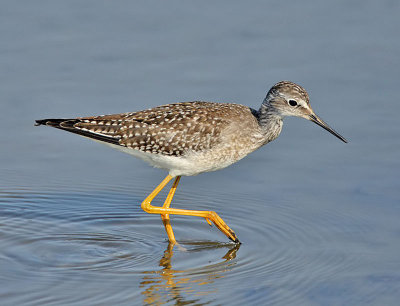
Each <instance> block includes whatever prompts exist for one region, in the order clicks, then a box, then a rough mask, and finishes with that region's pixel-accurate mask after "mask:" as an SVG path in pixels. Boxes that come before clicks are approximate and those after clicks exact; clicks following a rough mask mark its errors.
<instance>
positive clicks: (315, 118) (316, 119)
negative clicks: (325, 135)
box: [310, 115, 347, 143]
mask: <svg viewBox="0 0 400 306" xmlns="http://www.w3.org/2000/svg"><path fill="white" fill-rule="evenodd" d="M310 120H311V121H312V122H314V123H316V124H318V125H319V126H320V127H322V128H324V129H325V130H327V131H328V132H330V133H331V134H333V135H335V136H336V137H337V138H339V139H340V140H341V141H343V142H345V143H347V140H346V138H344V137H343V136H342V135H340V134H339V133H338V132H336V131H335V130H334V129H332V128H330V127H329V125H327V124H326V123H325V122H324V121H323V120H322V119H321V118H319V117H318V116H317V115H310Z"/></svg>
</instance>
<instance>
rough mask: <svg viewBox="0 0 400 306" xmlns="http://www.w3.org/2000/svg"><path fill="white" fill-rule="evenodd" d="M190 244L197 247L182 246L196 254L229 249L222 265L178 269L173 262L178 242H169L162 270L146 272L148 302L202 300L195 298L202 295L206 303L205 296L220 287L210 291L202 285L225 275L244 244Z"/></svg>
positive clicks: (145, 287)
mask: <svg viewBox="0 0 400 306" xmlns="http://www.w3.org/2000/svg"><path fill="white" fill-rule="evenodd" d="M190 245H191V246H194V248H191V249H190V250H186V249H183V248H182V247H181V246H180V249H181V250H183V251H185V252H193V253H194V252H199V251H204V250H210V249H216V248H229V250H228V252H227V253H226V254H225V255H224V256H223V257H222V259H223V261H221V262H220V263H218V264H215V265H209V266H202V267H195V266H194V267H192V268H190V269H188V270H175V269H173V267H172V262H171V261H172V257H173V255H174V251H173V248H174V244H172V243H169V245H168V247H167V249H166V250H165V251H164V254H163V257H162V258H161V260H160V261H159V266H160V267H161V269H160V270H156V271H146V272H143V273H144V274H145V276H144V277H143V280H142V282H141V283H140V288H143V291H142V294H143V295H144V296H145V298H144V301H143V302H144V304H145V305H162V304H165V303H169V304H170V303H172V304H175V305H186V304H191V303H196V304H197V303H200V301H199V298H197V299H196V298H191V297H193V296H197V297H199V296H202V303H201V304H203V303H204V296H206V295H208V294H210V293H215V292H216V289H215V288H214V289H212V290H208V291H207V289H206V288H202V287H201V286H203V285H208V284H211V283H213V282H214V280H215V279H218V278H222V277H224V274H225V272H227V271H229V270H230V269H231V268H232V266H233V265H234V264H235V263H234V262H231V260H232V259H234V258H235V257H236V253H237V251H238V250H239V248H240V244H235V245H232V244H220V243H209V242H198V243H190ZM175 246H176V245H175ZM208 288H209V287H208ZM205 289H206V290H205Z"/></svg>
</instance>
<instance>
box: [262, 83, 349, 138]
mask: <svg viewBox="0 0 400 306" xmlns="http://www.w3.org/2000/svg"><path fill="white" fill-rule="evenodd" d="M263 104H264V105H266V106H267V107H268V108H269V109H270V110H271V111H272V112H273V113H275V114H276V115H278V116H280V117H282V118H283V117H286V116H296V117H301V118H304V119H307V120H310V121H312V122H314V123H316V124H317V125H319V126H320V127H322V128H324V129H325V130H327V131H328V132H330V133H331V134H333V135H335V136H336V137H337V138H339V139H340V140H342V141H343V142H345V143H347V140H346V139H345V138H344V137H343V136H341V135H340V134H339V133H337V132H336V131H335V130H333V129H332V128H331V127H330V126H329V125H328V124H327V123H325V122H324V121H323V120H322V119H321V118H319V117H318V116H317V115H316V114H315V113H314V111H313V109H312V108H311V105H310V99H309V97H308V93H307V91H306V90H305V89H304V88H303V87H301V86H300V85H297V84H296V83H293V82H289V81H281V82H279V83H276V84H275V85H274V86H272V88H271V89H270V90H269V91H268V93H267V96H266V97H265V99H264V102H263Z"/></svg>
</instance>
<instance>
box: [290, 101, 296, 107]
mask: <svg viewBox="0 0 400 306" xmlns="http://www.w3.org/2000/svg"><path fill="white" fill-rule="evenodd" d="M289 104H290V106H296V105H297V102H296V101H295V100H289Z"/></svg>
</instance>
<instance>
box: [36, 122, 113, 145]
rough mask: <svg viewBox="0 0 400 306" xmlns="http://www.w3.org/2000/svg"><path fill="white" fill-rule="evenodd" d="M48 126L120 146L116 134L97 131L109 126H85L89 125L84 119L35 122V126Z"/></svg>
mask: <svg viewBox="0 0 400 306" xmlns="http://www.w3.org/2000/svg"><path fill="white" fill-rule="evenodd" d="M39 125H46V126H51V127H54V128H56V129H60V130H64V131H67V132H71V133H74V134H78V135H81V136H84V137H88V138H92V139H94V140H98V141H103V142H107V143H111V144H115V145H119V139H120V137H119V136H118V135H115V133H110V132H106V131H97V130H98V129H104V128H107V126H96V125H94V126H93V125H92V126H85V125H87V123H84V122H82V119H40V120H35V126H39Z"/></svg>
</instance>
